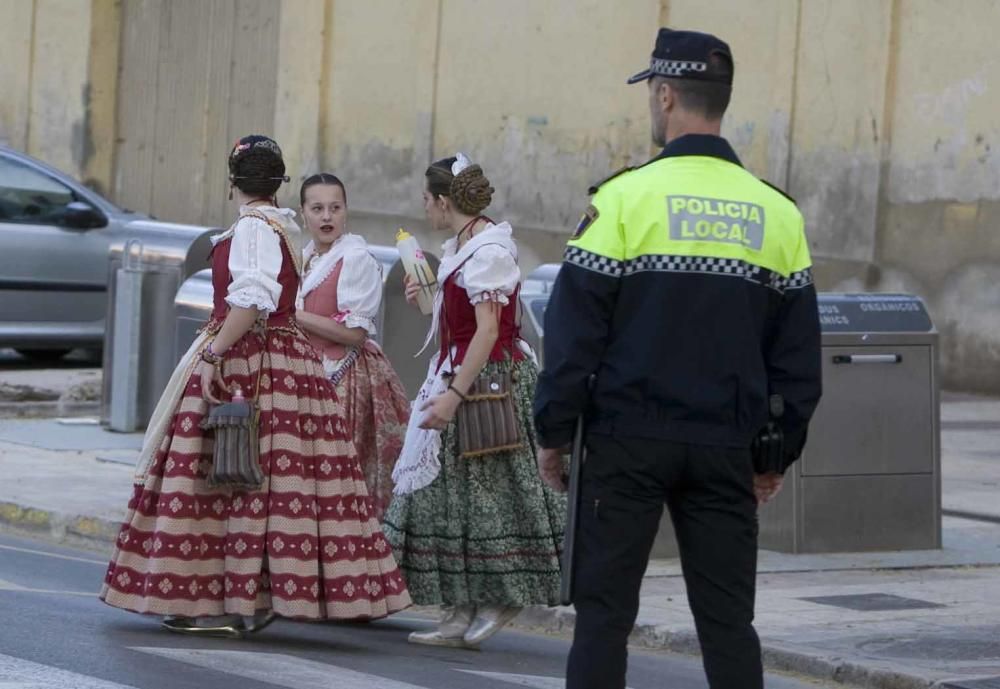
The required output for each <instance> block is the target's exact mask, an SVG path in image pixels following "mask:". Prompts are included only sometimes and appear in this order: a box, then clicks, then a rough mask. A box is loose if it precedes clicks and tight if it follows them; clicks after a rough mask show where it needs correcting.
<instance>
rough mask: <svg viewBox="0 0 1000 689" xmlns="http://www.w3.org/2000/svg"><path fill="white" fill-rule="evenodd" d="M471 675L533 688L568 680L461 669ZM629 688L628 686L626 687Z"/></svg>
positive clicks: (550, 688) (557, 687)
mask: <svg viewBox="0 0 1000 689" xmlns="http://www.w3.org/2000/svg"><path fill="white" fill-rule="evenodd" d="M459 672H465V673H467V674H470V675H478V676H480V677H485V678H487V679H495V680H496V681H498V682H506V683H507V684H513V685H514V686H517V687H531V688H532V689H563V687H565V686H566V680H565V679H564V678H562V677H544V676H542V675H512V674H510V673H507V672H482V671H480V670H459ZM626 689H628V687H626Z"/></svg>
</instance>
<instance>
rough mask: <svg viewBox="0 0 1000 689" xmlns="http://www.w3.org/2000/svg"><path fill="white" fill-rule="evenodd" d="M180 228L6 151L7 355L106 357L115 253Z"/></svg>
mask: <svg viewBox="0 0 1000 689" xmlns="http://www.w3.org/2000/svg"><path fill="white" fill-rule="evenodd" d="M180 227H181V226H177V225H171V224H168V223H159V222H157V221H155V220H153V219H151V218H149V217H148V216H145V215H142V214H140V213H135V212H132V211H128V210H123V209H121V208H118V207H116V206H115V205H114V204H112V203H110V202H109V201H107V200H106V199H104V198H102V197H101V196H100V195H98V194H96V193H94V192H93V191H92V190H90V189H88V188H87V187H85V186H83V185H82V184H80V183H79V182H77V181H76V180H74V179H72V178H71V177H69V176H67V175H65V174H63V173H61V172H59V171H58V170H55V169H53V168H51V167H49V166H48V165H46V164H44V163H42V162H41V161H38V160H36V159H34V158H31V157H30V156H26V155H24V154H22V153H18V152H16V151H13V150H11V149H9V148H6V147H3V146H0V348H6V347H13V348H14V349H16V350H17V351H18V352H20V353H21V354H23V355H26V356H28V357H32V358H40V359H57V358H59V357H61V356H63V355H64V354H66V353H68V352H69V351H71V350H73V349H76V348H88V349H94V350H98V349H100V348H101V346H102V344H103V341H104V324H105V315H106V314H107V311H108V282H109V274H110V271H109V260H108V257H109V251H110V250H111V247H112V246H115V245H119V246H120V245H121V244H122V242H123V241H125V240H127V239H132V238H138V239H142V238H143V237H144V235H146V236H149V235H156V234H162V233H163V231H164V229H165V228H180ZM192 229H193V228H192ZM202 229H204V230H207V229H208V228H202ZM205 265H207V263H206V264H205Z"/></svg>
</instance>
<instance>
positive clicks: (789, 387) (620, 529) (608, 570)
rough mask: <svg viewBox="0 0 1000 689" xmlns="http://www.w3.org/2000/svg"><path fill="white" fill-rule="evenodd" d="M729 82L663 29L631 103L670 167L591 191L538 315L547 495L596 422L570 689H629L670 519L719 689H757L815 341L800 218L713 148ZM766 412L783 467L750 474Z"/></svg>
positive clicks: (809, 401)
mask: <svg viewBox="0 0 1000 689" xmlns="http://www.w3.org/2000/svg"><path fill="white" fill-rule="evenodd" d="M732 80H733V58H732V53H731V52H730V50H729V46H728V45H726V43H724V42H723V41H721V40H719V39H718V38H716V37H715V36H711V35H708V34H704V33H696V32H692V31H671V30H669V29H660V31H659V35H658V36H657V39H656V47H655V49H654V50H653V55H652V60H651V62H650V65H649V69H646V70H644V71H642V72H640V73H639V74H636V75H635V76H634V77H632V78H631V79H629V83H630V84H634V83H639V82H644V83H646V84H647V86H648V91H649V108H650V115H651V117H652V130H653V140H654V141H655V142H656V143H657V144H658V145H660V146H663V150H662V152H661V153H660V154H659V155H657V156H656V157H655V158H653V159H652V160H651V161H649V162H648V163H646V164H645V165H642V166H640V167H637V168H634V169H626V170H624V171H620V172H619V173H617V174H616V175H615V176H613V177H612V178H610V179H608V180H605V181H604V183H602V184H600V185H598V187H596V188H593V189H591V193H592V194H594V196H593V199H592V203H591V205H590V206H589V207H588V208H587V210H586V212H585V213H584V215H583V218H582V219H581V220H580V223H579V225H578V226H577V228H576V232H575V234H574V235H573V238H572V240H571V241H570V242H569V246H568V248H567V250H566V255H565V259H564V263H563V266H562V269H561V270H560V273H559V277H558V279H557V280H556V284H555V286H554V288H553V292H552V297H551V300H550V301H549V305H548V308H547V312H546V317H545V370H544V372H543V373H542V375H541V379H540V381H539V384H538V389H537V397H536V402H535V423H536V426H537V429H538V434H539V438H540V441H541V446H542V447H543V448H547V449H544V450H542V452H541V453H540V455H539V469H540V472H541V474H542V476H543V478H544V479H545V480H546V482H547V483H549V484H550V485H552V486H561V485H562V483H563V480H562V477H561V475H560V472H561V455H562V454H563V452H565V449H566V447H567V445H568V444H569V443H570V441H571V438H572V434H573V428H574V423H575V421H576V419H577V417H578V415H579V414H581V413H584V414H585V418H586V420H587V434H586V447H587V451H588V455H587V460H586V463H585V464H584V466H583V477H582V493H581V494H582V498H581V503H580V504H581V507H580V513H579V519H580V523H579V530H578V535H577V541H576V549H577V554H576V563H575V593H574V598H573V602H574V605H575V606H576V614H577V618H576V632H575V635H574V640H573V648H572V650H571V652H570V657H569V667H568V673H567V684H566V686H567V687H569V689H583V688H585V687H593V688H594V689H620V688H622V687H624V686H625V667H626V640H627V637H628V635H629V632H630V631H631V629H632V626H633V624H634V622H635V617H636V614H637V612H638V607H639V586H640V584H641V582H642V577H643V573H644V571H645V569H646V564H647V562H648V559H649V553H650V549H651V548H652V545H653V540H654V538H655V536H656V531H657V528H658V525H659V522H660V518H661V516H662V512H663V505H664V503H666V505H667V507H668V508H669V510H670V515H671V518H672V521H673V525H674V529H675V532H676V537H677V543H678V546H679V548H680V556H681V564H682V568H683V572H684V579H685V583H686V586H687V593H688V601H689V604H690V606H691V611H692V613H693V614H694V619H695V626H696V628H697V632H698V638H699V641H700V643H701V649H702V656H703V659H704V665H705V672H706V674H707V676H708V681H709V685H710V686H711V687H712V689H755V688H759V687H762V686H763V670H762V666H761V657H760V642H759V640H758V638H757V634H756V632H755V631H754V628H753V624H752V622H753V615H754V594H755V579H756V565H757V505H758V502H763V501H766V500H767V499H769V498H770V497H772V496H773V495H774V494H775V493H776V492H777V490H778V489H779V488H780V486H781V474H782V473H783V472H784V470H785V469H786V468H787V467H788V465H790V464H791V463H792V462H793V461H795V460H796V459H797V458H798V456H799V454H800V452H801V449H802V446H803V444H804V443H805V438H806V427H807V424H808V422H809V419H810V417H811V415H812V413H813V410H814V409H815V407H816V403H817V402H818V401H819V397H820V336H819V321H818V315H817V308H816V292H815V289H814V287H813V281H812V274H811V270H810V258H809V249H808V245H807V242H806V237H805V234H804V231H803V219H802V215H801V213H800V212H799V210H798V209H797V208H796V206H795V203H794V202H793V201H792V200H791V199H790V198H788V197H787V196H785V195H784V194H783V193H782V192H780V191H778V190H776V189H775V188H773V187H771V186H769V185H768V184H766V183H765V182H762V181H760V180H758V179H757V178H755V177H754V176H753V175H752V174H750V173H749V172H747V171H746V170H745V169H744V168H743V166H742V165H741V163H740V160H739V158H738V157H737V156H736V153H735V152H734V151H733V149H732V147H731V146H730V145H729V143H728V142H727V141H726V140H725V139H723V138H721V136H720V126H721V120H722V115H723V113H724V112H725V110H726V107H727V106H728V104H729V97H730V91H731V88H732ZM591 374H596V385H595V387H594V388H593V391H592V392H591V393H590V394H589V395H588V392H587V390H588V387H587V386H588V383H587V381H588V379H589V378H590V376H591ZM773 395H780V397H781V398H782V399H783V402H784V413H783V415H782V416H781V418H780V419H779V420H778V421H775V422H774V423H776V424H778V426H779V427H780V429H781V430H782V431H783V434H784V450H783V453H782V454H781V455H780V457H779V461H778V462H777V463H776V465H775V466H774V467H773V470H767V471H763V470H762V472H760V473H758V472H755V470H754V463H753V459H752V453H751V450H750V447H751V444H752V441H753V439H754V438H755V437H756V436H757V435H758V433H759V432H760V431H761V429H762V428H764V427H765V426H767V424H768V423H769V418H770V417H769V414H770V412H769V399H770V398H771V396H773Z"/></svg>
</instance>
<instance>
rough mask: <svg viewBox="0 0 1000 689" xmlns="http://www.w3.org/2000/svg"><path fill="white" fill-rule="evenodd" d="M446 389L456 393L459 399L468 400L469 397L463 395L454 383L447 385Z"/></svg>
mask: <svg viewBox="0 0 1000 689" xmlns="http://www.w3.org/2000/svg"><path fill="white" fill-rule="evenodd" d="M448 389H449V390H451V391H452V392H454V393H455V394H456V395H458V397H459V399H461V400H462V401H463V402H468V401H469V398H468V397H466V396H465V395H463V394H462V393H461V392H459V390H458V388H456V387H455V386H454V385H448Z"/></svg>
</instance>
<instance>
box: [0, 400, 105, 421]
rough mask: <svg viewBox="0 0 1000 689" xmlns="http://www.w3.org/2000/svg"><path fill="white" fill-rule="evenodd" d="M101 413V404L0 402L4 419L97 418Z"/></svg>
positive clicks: (1, 415) (0, 416)
mask: <svg viewBox="0 0 1000 689" xmlns="http://www.w3.org/2000/svg"><path fill="white" fill-rule="evenodd" d="M100 413H101V403H100V402H64V401H61V400H45V401H31V402H28V401H23V402H0V418H2V419H41V418H54V417H66V416H97V415H98V414H100Z"/></svg>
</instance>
